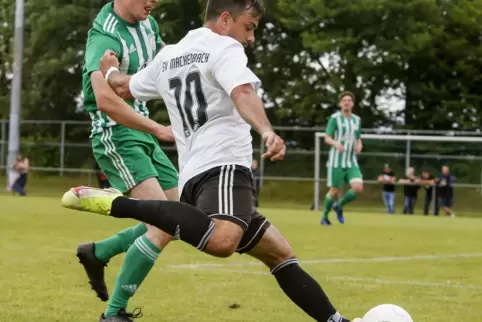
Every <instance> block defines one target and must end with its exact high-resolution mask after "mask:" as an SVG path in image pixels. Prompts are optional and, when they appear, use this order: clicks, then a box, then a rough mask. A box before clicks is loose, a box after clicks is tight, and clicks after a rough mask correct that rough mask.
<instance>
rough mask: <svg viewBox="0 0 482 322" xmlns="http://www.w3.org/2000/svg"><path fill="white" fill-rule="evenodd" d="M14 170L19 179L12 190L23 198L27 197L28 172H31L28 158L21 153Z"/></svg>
mask: <svg viewBox="0 0 482 322" xmlns="http://www.w3.org/2000/svg"><path fill="white" fill-rule="evenodd" d="M13 169H14V170H15V171H16V172H17V173H18V177H17V179H16V180H15V182H14V183H13V186H12V190H13V192H14V193H15V192H16V193H18V194H19V195H21V196H26V195H27V193H26V192H25V186H26V185H27V178H28V171H29V170H30V163H29V161H28V158H25V157H24V156H23V155H22V154H20V153H19V154H18V155H17V160H15V164H14V166H13Z"/></svg>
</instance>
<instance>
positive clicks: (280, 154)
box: [263, 132, 286, 161]
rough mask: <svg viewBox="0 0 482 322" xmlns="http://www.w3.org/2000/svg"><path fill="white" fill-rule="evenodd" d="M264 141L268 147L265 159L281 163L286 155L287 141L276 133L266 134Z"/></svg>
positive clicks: (264, 134)
mask: <svg viewBox="0 0 482 322" xmlns="http://www.w3.org/2000/svg"><path fill="white" fill-rule="evenodd" d="M263 140H264V144H265V146H266V149H267V151H266V153H264V154H263V158H264V159H270V160H271V161H281V160H283V159H284V157H285V154H286V145H285V141H283V139H282V138H280V137H279V136H278V135H277V134H276V133H274V132H264V133H263Z"/></svg>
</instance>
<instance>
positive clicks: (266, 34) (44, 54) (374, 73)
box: [0, 0, 482, 148]
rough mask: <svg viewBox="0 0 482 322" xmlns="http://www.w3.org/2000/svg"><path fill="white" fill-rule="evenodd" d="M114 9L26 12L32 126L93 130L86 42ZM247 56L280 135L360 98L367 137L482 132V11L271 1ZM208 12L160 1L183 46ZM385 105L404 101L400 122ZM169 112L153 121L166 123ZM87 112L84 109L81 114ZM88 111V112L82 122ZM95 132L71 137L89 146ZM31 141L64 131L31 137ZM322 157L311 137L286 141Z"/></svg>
mask: <svg viewBox="0 0 482 322" xmlns="http://www.w3.org/2000/svg"><path fill="white" fill-rule="evenodd" d="M106 2H107V1H100V0H70V1H66V0H26V4H25V6H26V7H25V53H24V61H23V92H22V115H21V116H22V118H23V119H47V120H66V119H68V120H87V119H88V117H87V115H86V114H85V113H82V111H81V106H82V105H81V104H79V102H78V98H79V96H80V94H81V72H82V63H83V52H84V50H85V40H86V35H87V32H88V30H89V28H90V26H91V24H92V21H93V19H94V17H95V16H96V14H97V12H98V11H99V10H100V9H101V7H102V6H103V5H105V3H106ZM265 2H266V5H267V15H266V17H265V18H264V19H263V21H262V23H261V24H260V26H259V28H258V30H257V34H256V36H257V41H256V44H255V45H253V46H251V47H250V48H248V49H247V53H248V57H249V58H250V65H251V67H252V69H253V70H254V71H255V73H256V74H257V75H258V76H259V77H260V78H261V80H262V81H263V93H262V96H263V100H264V101H265V103H266V105H267V106H269V107H272V108H269V109H267V112H268V114H269V117H270V119H271V120H272V121H273V123H274V124H277V125H299V126H320V125H324V124H325V122H326V120H327V117H328V116H329V115H330V114H331V113H333V112H334V111H335V110H336V108H337V94H338V93H339V92H340V91H342V90H350V91H352V92H354V93H355V94H356V97H357V105H356V113H357V114H359V115H360V116H361V117H362V119H363V127H364V128H372V127H379V126H389V127H394V128H400V127H403V128H412V129H437V130H450V129H463V130H476V129H479V128H480V125H481V122H482V119H481V118H482V110H481V105H482V91H480V89H481V88H482V59H480V57H482V44H481V42H482V33H481V30H482V29H481V28H480V26H482V1H472V0H459V1H451V0H405V1H397V0H364V1H351V0H312V1H306V0H270V1H265ZM204 6H205V0H204V1H203V0H199V1H194V0H161V1H160V3H159V5H158V6H157V7H156V9H155V11H154V12H153V16H154V17H155V18H156V20H157V21H158V23H159V26H160V30H161V33H162V36H163V38H164V40H165V41H166V42H167V43H175V42H177V41H178V40H180V39H181V38H182V37H183V36H184V35H185V33H186V32H187V31H188V30H190V29H193V28H196V27H200V26H202V24H203V15H204ZM14 12H15V2H14V1H7V2H5V3H4V5H3V7H2V8H0V21H1V22H2V23H0V118H1V119H8V114H9V102H10V98H9V95H10V82H11V71H12V61H13V49H14V44H13V32H14ZM381 97H385V98H392V99H395V100H400V101H405V108H404V109H400V110H393V109H390V108H388V109H387V108H386V106H383V104H381ZM162 105H163V103H162V102H153V103H152V104H150V108H151V115H152V117H153V118H154V119H156V120H158V121H160V122H166V121H167V113H166V111H165V109H164V108H163V106H162ZM79 106H80V109H79ZM79 110H80V111H79ZM86 133H88V131H72V132H68V133H67V137H68V139H70V140H77V141H78V140H81V139H82V138H85V140H87V137H86ZM22 135H23V137H25V138H27V137H28V138H29V140H34V141H35V140H44V139H46V138H47V139H52V138H58V137H59V135H60V133H59V127H58V126H51V127H49V126H46V127H42V130H41V131H40V130H35V127H25V128H22ZM286 135H288V136H292V137H288V138H287V139H289V140H296V141H297V142H298V143H299V146H300V147H302V148H312V147H313V139H312V135H311V133H309V134H306V133H286Z"/></svg>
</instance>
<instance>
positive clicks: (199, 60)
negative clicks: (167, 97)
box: [162, 53, 210, 72]
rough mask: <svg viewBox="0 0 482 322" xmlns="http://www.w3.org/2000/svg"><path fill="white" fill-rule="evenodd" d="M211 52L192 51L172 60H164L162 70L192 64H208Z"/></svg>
mask: <svg viewBox="0 0 482 322" xmlns="http://www.w3.org/2000/svg"><path fill="white" fill-rule="evenodd" d="M209 56H210V53H196V54H194V53H192V54H187V55H183V56H180V57H176V58H173V59H171V60H170V61H167V62H164V63H163V65H162V71H163V72H165V71H166V70H167V69H168V68H169V69H174V68H179V67H185V66H187V65H191V64H206V63H208V62H209Z"/></svg>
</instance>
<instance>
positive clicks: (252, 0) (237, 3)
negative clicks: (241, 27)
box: [206, 0, 266, 21]
mask: <svg viewBox="0 0 482 322" xmlns="http://www.w3.org/2000/svg"><path fill="white" fill-rule="evenodd" d="M247 10H251V15H252V16H253V17H255V18H257V17H261V16H263V15H264V13H265V11H266V9H265V7H264V1H263V0H208V4H207V7H206V21H208V20H213V19H216V18H218V17H219V16H220V15H221V14H222V13H223V12H229V13H230V14H231V15H232V16H234V17H236V16H238V15H240V14H242V13H243V12H244V11H247Z"/></svg>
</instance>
